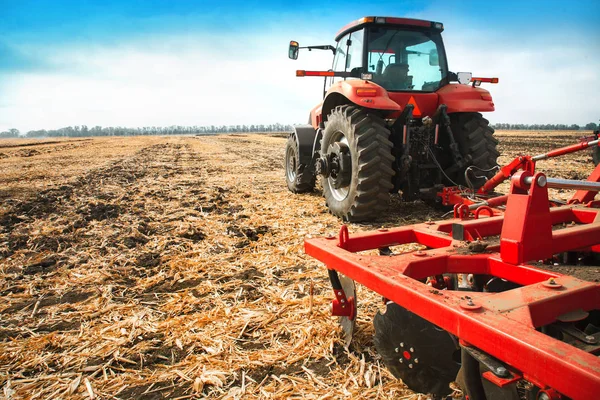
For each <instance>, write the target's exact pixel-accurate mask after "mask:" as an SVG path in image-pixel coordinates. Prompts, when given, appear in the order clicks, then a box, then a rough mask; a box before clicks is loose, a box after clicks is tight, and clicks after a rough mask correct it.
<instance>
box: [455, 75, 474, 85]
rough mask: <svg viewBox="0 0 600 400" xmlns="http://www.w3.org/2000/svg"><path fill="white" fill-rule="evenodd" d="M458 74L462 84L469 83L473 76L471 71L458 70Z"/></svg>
mask: <svg viewBox="0 0 600 400" xmlns="http://www.w3.org/2000/svg"><path fill="white" fill-rule="evenodd" d="M456 75H457V76H458V83H460V84H461V85H468V84H469V83H471V78H472V77H473V74H472V73H471V72H458V73H457V74H456Z"/></svg>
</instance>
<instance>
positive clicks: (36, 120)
mask: <svg viewBox="0 0 600 400" xmlns="http://www.w3.org/2000/svg"><path fill="white" fill-rule="evenodd" d="M446 26H447V28H448V25H446ZM453 26H454V27H453V28H452V29H449V28H448V29H447V31H446V32H444V38H445V42H446V45H447V53H448V58H449V61H450V67H451V70H453V71H472V72H473V73H475V74H476V75H484V76H492V75H493V76H498V77H500V84H499V85H488V86H487V87H486V88H488V89H489V90H490V91H491V92H492V95H493V96H494V100H495V103H496V110H497V111H496V112H495V113H494V114H489V115H488V116H489V118H490V120H492V122H544V123H574V122H575V123H586V122H590V121H595V120H597V117H598V116H599V115H598V110H597V108H596V105H597V101H595V99H596V96H597V93H598V92H599V91H600V81H599V78H598V75H597V73H596V71H595V70H596V66H597V65H599V61H600V60H599V57H600V56H598V55H597V54H598V53H595V54H594V53H593V52H591V51H590V48H586V47H585V43H584V44H580V45H567V44H565V41H564V40H563V41H560V42H558V41H557V42H553V41H552V38H548V43H547V44H540V43H539V41H538V42H537V43H535V42H526V41H521V42H519V41H515V40H513V39H504V38H501V37H496V36H494V35H493V34H491V33H490V32H483V31H477V30H473V29H461V28H460V25H458V24H454V25H453ZM304 30H305V28H303V27H300V26H290V25H288V26H286V27H285V28H283V29H280V30H277V29H271V30H270V35H269V36H266V35H265V34H262V35H261V36H255V35H253V36H250V35H248V36H241V35H235V36H234V35H227V36H224V35H223V36H218V35H215V36H214V37H208V38H207V37H206V36H201V35H195V34H186V35H173V36H147V37H144V38H135V39H133V38H132V39H129V40H127V39H124V40H123V41H122V42H121V43H120V44H119V45H113V46H99V45H98V46H94V45H90V46H81V45H78V46H75V45H73V46H66V47H62V48H40V47H36V46H31V45H29V46H26V47H25V48H24V50H25V51H27V53H28V54H37V55H38V56H39V57H40V58H41V61H42V64H43V65H49V66H51V67H50V68H47V69H43V70H40V69H38V70H33V71H22V72H19V71H16V72H12V73H3V74H1V75H0V92H2V93H3V97H4V98H3V99H2V100H1V102H2V105H0V130H4V129H8V128H12V127H16V128H18V129H21V130H22V131H27V130H31V129H52V128H59V127H63V126H68V125H82V124H85V125H88V126H94V125H102V126H153V125H155V126H167V125H212V124H214V125H237V124H260V123H264V124H269V123H273V122H281V123H305V122H306V120H307V116H308V113H309V110H310V109H311V108H312V107H313V106H315V105H316V104H317V103H318V102H319V101H320V100H321V94H322V88H323V80H322V79H321V78H296V77H295V70H296V69H308V70H310V69H316V70H319V69H323V70H326V69H328V68H329V67H330V65H331V58H332V57H331V52H329V51H313V52H307V51H304V52H301V54H300V58H299V60H297V61H292V60H289V59H288V58H287V44H288V41H289V40H290V39H295V40H298V41H299V42H300V43H301V45H308V44H328V43H330V44H331V43H332V42H333V39H332V32H331V31H329V30H324V29H323V30H311V31H310V32H311V33H310V34H303V35H298V34H294V32H299V31H304ZM574 43H577V42H574Z"/></svg>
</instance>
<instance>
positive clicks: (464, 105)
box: [437, 84, 495, 114]
mask: <svg viewBox="0 0 600 400" xmlns="http://www.w3.org/2000/svg"><path fill="white" fill-rule="evenodd" d="M437 94H438V96H439V104H445V105H446V106H448V113H449V114H450V113H456V112H486V111H494V109H495V107H494V102H493V101H492V95H491V94H490V92H488V91H487V90H485V89H482V88H479V87H473V86H470V85H461V84H450V85H446V86H444V87H442V88H441V89H440V90H438V91H437Z"/></svg>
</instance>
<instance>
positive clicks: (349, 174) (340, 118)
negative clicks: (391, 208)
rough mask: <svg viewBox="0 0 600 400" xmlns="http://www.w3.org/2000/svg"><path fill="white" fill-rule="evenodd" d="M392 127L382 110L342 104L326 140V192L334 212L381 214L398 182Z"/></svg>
mask: <svg viewBox="0 0 600 400" xmlns="http://www.w3.org/2000/svg"><path fill="white" fill-rule="evenodd" d="M389 137H390V131H389V129H388V128H387V127H386V126H385V122H384V120H383V119H381V118H380V117H379V116H378V115H375V114H374V113H369V112H368V111H366V110H364V109H361V108H358V107H355V106H351V105H343V106H338V107H336V108H335V109H334V110H333V111H332V112H331V114H329V118H328V120H327V123H326V124H325V130H324V131H323V139H322V140H321V155H322V158H323V159H325V160H326V163H327V173H326V174H325V177H324V179H323V195H324V196H325V199H326V202H327V207H329V210H330V211H331V213H332V214H334V215H336V216H338V217H341V218H342V219H344V220H346V221H365V220H369V219H373V218H375V217H377V216H378V215H379V214H380V213H381V212H382V211H384V210H385V209H386V208H387V206H388V202H389V193H390V190H391V189H392V187H393V184H392V176H393V175H394V170H393V169H392V162H393V160H394V157H393V155H392V146H393V145H392V142H391V141H390V140H389Z"/></svg>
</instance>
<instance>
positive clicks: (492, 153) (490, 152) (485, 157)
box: [450, 113, 500, 189]
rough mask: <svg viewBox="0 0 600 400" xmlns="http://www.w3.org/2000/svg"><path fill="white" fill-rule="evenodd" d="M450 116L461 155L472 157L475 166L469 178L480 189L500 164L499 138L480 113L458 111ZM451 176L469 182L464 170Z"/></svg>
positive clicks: (455, 179)
mask: <svg viewBox="0 0 600 400" xmlns="http://www.w3.org/2000/svg"><path fill="white" fill-rule="evenodd" d="M450 118H451V121H452V133H453V134H454V137H455V139H456V142H457V143H458V148H459V150H460V153H461V155H462V156H463V157H465V158H467V157H468V158H470V159H471V161H470V163H469V165H471V166H473V168H472V170H473V173H471V174H469V180H470V182H471V184H472V185H473V187H474V188H475V189H478V188H480V187H481V186H483V184H484V183H485V182H486V179H485V178H490V177H492V176H494V174H495V173H496V171H495V170H494V167H496V166H497V165H498V163H497V159H498V157H499V156H500V153H499V152H498V150H497V146H498V140H497V139H496V138H495V137H494V129H493V128H491V127H490V123H489V121H488V120H487V119H485V118H483V116H482V115H481V114H480V113H456V114H451V115H450ZM478 176H479V177H480V178H478ZM451 177H452V179H453V180H454V181H455V182H458V183H459V184H461V185H468V183H469V182H467V180H466V179H465V173H464V170H460V171H458V172H456V173H455V174H454V176H451ZM484 177H485V178H484Z"/></svg>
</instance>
